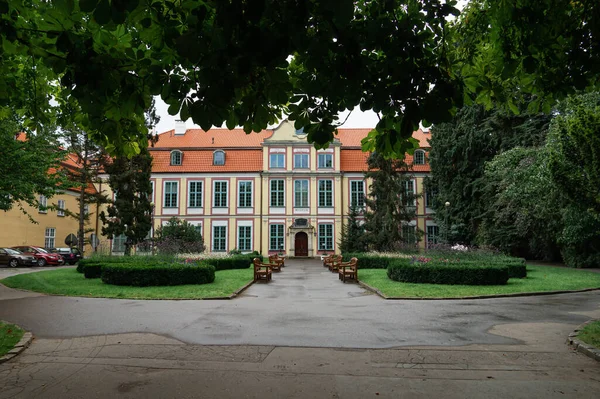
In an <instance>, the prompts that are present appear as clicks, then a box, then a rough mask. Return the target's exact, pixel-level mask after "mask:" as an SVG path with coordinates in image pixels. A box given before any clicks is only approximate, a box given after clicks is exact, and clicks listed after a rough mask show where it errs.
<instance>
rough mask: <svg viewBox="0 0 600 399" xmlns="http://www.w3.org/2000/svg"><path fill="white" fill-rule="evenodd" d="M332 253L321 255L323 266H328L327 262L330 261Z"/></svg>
mask: <svg viewBox="0 0 600 399" xmlns="http://www.w3.org/2000/svg"><path fill="white" fill-rule="evenodd" d="M332 257H333V255H327V256H324V257H323V267H329V263H330V262H331V258H332Z"/></svg>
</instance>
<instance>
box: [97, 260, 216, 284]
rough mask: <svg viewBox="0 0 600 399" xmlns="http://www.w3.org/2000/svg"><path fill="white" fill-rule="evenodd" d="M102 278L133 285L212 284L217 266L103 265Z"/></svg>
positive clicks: (110, 281) (107, 282)
mask: <svg viewBox="0 0 600 399" xmlns="http://www.w3.org/2000/svg"><path fill="white" fill-rule="evenodd" d="M149 272H150V273H149ZM101 278H102V282H103V283H105V284H110V285H122V286H131V287H149V286H173V285H187V284H210V283H212V282H214V281H215V267H214V266H212V265H207V264H198V265H193V266H192V265H175V264H167V265H164V266H157V265H150V266H140V265H136V264H115V265H103V266H102V276H101Z"/></svg>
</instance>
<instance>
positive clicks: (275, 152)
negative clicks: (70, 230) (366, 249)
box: [112, 121, 438, 256]
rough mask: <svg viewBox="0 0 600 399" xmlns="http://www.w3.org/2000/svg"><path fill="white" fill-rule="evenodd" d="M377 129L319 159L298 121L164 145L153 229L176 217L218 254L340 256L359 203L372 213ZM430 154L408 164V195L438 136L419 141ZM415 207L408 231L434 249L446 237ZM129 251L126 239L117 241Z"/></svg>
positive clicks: (352, 136) (163, 140) (416, 187)
mask: <svg viewBox="0 0 600 399" xmlns="http://www.w3.org/2000/svg"><path fill="white" fill-rule="evenodd" d="M370 130H371V129H339V131H338V135H337V136H336V139H335V140H334V142H333V143H332V144H331V145H330V146H329V148H327V149H324V150H315V148H314V147H313V146H312V145H310V144H309V143H308V142H307V140H306V135H305V134H303V132H301V131H297V130H296V129H295V128H294V126H293V123H292V122H290V121H284V122H282V123H281V124H280V125H279V126H278V127H277V128H275V129H273V130H265V131H262V132H260V133H252V134H249V135H247V134H245V133H244V132H243V130H241V129H234V130H227V129H211V130H209V131H207V132H205V131H202V130H199V129H186V128H185V125H184V124H183V123H178V125H177V126H176V128H175V129H174V130H171V131H168V132H165V133H162V134H160V135H159V139H158V142H157V143H156V144H155V145H154V147H151V148H150V154H151V155H152V157H153V166H152V177H151V180H152V184H153V194H152V202H153V203H154V214H153V226H154V228H158V226H160V225H161V224H165V223H167V221H168V220H169V219H170V218H172V217H177V218H179V219H183V220H186V221H188V222H189V223H191V224H193V225H195V226H196V228H197V229H198V230H200V231H201V232H202V236H203V237H204V242H205V245H206V248H207V251H209V252H228V251H230V250H232V249H238V250H241V251H243V252H250V251H254V250H256V251H259V252H261V253H263V254H267V253H279V252H283V253H286V254H288V255H290V256H316V255H319V254H322V253H331V252H338V245H339V241H340V236H341V231H342V224H343V223H346V221H347V215H348V211H349V208H350V204H351V202H356V203H357V204H358V205H359V206H362V205H364V197H365V195H366V194H367V193H368V186H369V181H366V180H365V176H364V172H365V171H366V170H367V158H368V154H366V153H363V152H362V150H361V140H362V139H363V138H364V137H366V135H367V134H368V132H369V131H370ZM414 137H415V138H417V139H418V140H419V142H420V146H421V149H419V150H417V151H416V152H415V155H414V157H413V156H407V159H406V162H407V163H408V164H409V165H411V168H412V171H411V172H410V173H411V176H412V179H411V181H410V184H409V185H408V186H407V189H408V190H413V191H415V192H417V193H421V192H423V191H424V185H423V179H424V178H425V176H427V175H428V174H429V171H430V169H429V165H428V163H427V149H428V147H429V144H428V137H429V133H428V132H424V131H422V130H419V131H416V132H415V133H414ZM430 199H431V198H430V196H427V195H424V196H423V198H422V199H420V200H418V201H416V203H415V206H416V214H417V216H416V218H415V220H414V221H412V222H411V223H410V224H409V225H407V226H404V229H408V230H410V229H416V228H418V229H420V230H422V231H423V232H424V233H425V236H424V240H422V241H421V243H420V245H421V246H424V245H425V243H428V242H429V243H434V242H436V241H437V235H438V230H437V226H436V225H435V222H434V221H433V218H432V213H433V212H432V210H431V209H429V207H427V204H428V201H430ZM112 241H113V242H112V252H113V253H119V252H122V251H123V241H124V240H123V237H117V238H115V239H114V240H112Z"/></svg>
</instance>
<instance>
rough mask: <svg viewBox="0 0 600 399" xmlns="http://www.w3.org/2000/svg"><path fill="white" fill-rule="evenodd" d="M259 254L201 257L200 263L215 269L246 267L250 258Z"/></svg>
mask: <svg viewBox="0 0 600 399" xmlns="http://www.w3.org/2000/svg"><path fill="white" fill-rule="evenodd" d="M256 257H260V256H259V255H237V256H232V257H229V258H206V259H201V260H200V262H201V263H206V264H209V265H211V266H214V268H215V270H217V271H219V270H231V269H247V268H249V267H250V266H251V264H252V260H253V259H254V258H256Z"/></svg>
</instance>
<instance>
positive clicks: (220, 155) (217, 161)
mask: <svg viewBox="0 0 600 399" xmlns="http://www.w3.org/2000/svg"><path fill="white" fill-rule="evenodd" d="M213 165H225V152H224V151H221V150H217V151H215V152H214V153H213Z"/></svg>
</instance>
